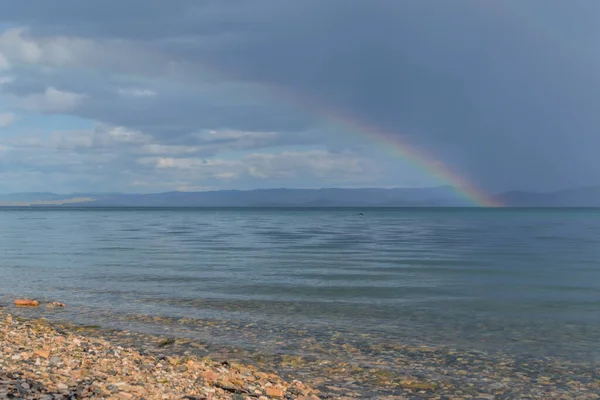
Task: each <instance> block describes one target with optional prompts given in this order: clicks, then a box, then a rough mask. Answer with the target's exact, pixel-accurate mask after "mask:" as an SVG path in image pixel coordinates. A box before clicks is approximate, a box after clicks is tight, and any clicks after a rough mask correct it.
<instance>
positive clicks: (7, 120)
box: [0, 113, 16, 128]
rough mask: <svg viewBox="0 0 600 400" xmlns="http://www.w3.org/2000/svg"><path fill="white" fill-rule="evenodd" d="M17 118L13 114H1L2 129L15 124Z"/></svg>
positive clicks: (0, 126) (0, 123)
mask: <svg viewBox="0 0 600 400" xmlns="http://www.w3.org/2000/svg"><path fill="white" fill-rule="evenodd" d="M15 119H16V116H15V114H13V113H0V128H6V127H8V126H10V125H12V123H13V122H15Z"/></svg>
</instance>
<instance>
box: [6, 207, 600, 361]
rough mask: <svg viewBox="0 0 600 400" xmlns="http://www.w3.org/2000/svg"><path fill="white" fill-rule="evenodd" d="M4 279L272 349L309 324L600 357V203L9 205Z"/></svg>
mask: <svg viewBox="0 0 600 400" xmlns="http://www.w3.org/2000/svg"><path fill="white" fill-rule="evenodd" d="M360 212H362V213H363V214H364V215H359V213H360ZM0 276H2V281H1V283H0V302H1V303H10V302H11V301H12V299H13V298H14V297H15V296H27V297H35V298H38V299H42V300H58V301H61V302H64V303H67V304H68V307H67V308H66V309H65V310H60V311H56V312H55V313H54V314H53V317H54V318H57V319H65V320H70V321H74V322H78V323H84V324H94V325H101V326H105V327H110V328H123V329H130V330H137V331H141V332H148V333H167V334H173V335H178V336H184V337H190V338H194V337H198V338H202V339H205V340H210V341H216V342H223V343H224V344H226V343H234V344H239V345H242V346H246V347H248V348H256V347H261V348H269V349H272V351H274V352H277V351H285V352H292V353H294V352H301V351H302V340H300V339H297V338H295V337H294V335H293V334H290V332H296V331H297V330H303V331H306V332H310V335H312V336H313V337H316V338H319V339H320V340H323V341H327V340H332V339H331V338H332V337H333V336H335V335H334V334H333V332H340V334H341V335H343V337H344V338H346V340H347V341H353V340H354V341H355V342H357V343H358V342H359V341H360V340H368V341H369V343H371V344H372V343H377V342H381V343H390V342H391V343H415V344H427V345H434V346H449V347H455V348H466V349H477V350H489V351H502V352H509V353H514V354H518V355H532V356H535V357H544V356H559V357H565V358H569V359H583V360H586V361H593V362H597V361H598V360H600V347H599V346H598V345H597V343H598V342H599V340H600V312H599V310H600V209H594V210H592V209H561V210H557V209H542V210H531V209H522V210H520V209H519V210H517V209H498V210H489V209H360V210H358V209H321V210H315V209H312V210H299V209H298V210H291V209H286V210H282V209H68V208H64V209H60V208H57V209H41V208H40V209H35V208H34V209H31V208H20V209H19V208H5V209H0ZM27 312H30V311H27ZM40 312H41V311H40ZM154 316H162V317H169V318H170V319H157V318H152V317H154ZM206 320H213V321H217V322H218V323H217V325H216V326H219V327H221V329H220V330H219V333H218V334H215V330H214V329H213V328H211V329H212V330H208V329H205V328H204V326H205V325H204V324H205V322H206ZM225 327H228V328H225ZM241 328H244V329H246V331H247V332H250V333H249V334H245V335H240V334H238V332H239V329H241ZM361 338H362V339H361ZM365 338H368V339H365ZM282 343H285V345H284V344H282Z"/></svg>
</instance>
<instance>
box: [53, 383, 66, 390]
mask: <svg viewBox="0 0 600 400" xmlns="http://www.w3.org/2000/svg"><path fill="white" fill-rule="evenodd" d="M56 388H57V389H58V390H68V389H69V387H68V386H67V385H65V384H64V383H62V382H60V383H57V384H56Z"/></svg>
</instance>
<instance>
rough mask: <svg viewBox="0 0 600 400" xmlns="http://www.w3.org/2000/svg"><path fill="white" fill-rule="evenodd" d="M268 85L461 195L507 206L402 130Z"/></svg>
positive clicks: (480, 202) (488, 204)
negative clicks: (389, 128)
mask: <svg viewBox="0 0 600 400" xmlns="http://www.w3.org/2000/svg"><path fill="white" fill-rule="evenodd" d="M267 88H268V89H271V91H272V92H274V93H276V94H277V97H278V98H285V99H286V100H287V101H288V102H290V103H292V104H296V105H298V106H300V108H303V109H307V110H310V112H312V113H313V114H316V115H318V116H320V117H321V118H322V119H323V120H324V121H327V122H330V123H333V124H335V125H338V126H340V127H343V128H344V129H345V130H346V131H347V132H348V133H351V132H354V133H355V134H357V135H358V136H361V137H365V138H367V139H368V140H370V141H372V142H375V143H377V144H382V145H383V146H382V147H383V148H384V149H386V150H388V151H389V152H391V153H392V155H394V156H400V157H401V158H402V159H404V160H406V161H408V162H410V163H411V164H413V165H414V166H415V167H417V168H418V169H420V170H422V171H424V172H425V173H427V174H428V175H429V176H431V177H433V178H434V179H436V180H437V181H439V182H440V183H443V184H445V185H448V186H450V187H452V188H453V190H454V191H455V192H456V193H457V194H458V195H459V196H460V197H462V198H464V199H465V200H466V201H468V202H469V203H471V204H473V205H474V206H477V207H504V205H503V204H502V203H501V202H500V201H499V200H497V199H495V198H494V197H492V196H489V195H488V194H486V193H485V192H483V191H482V190H480V189H478V188H477V187H476V186H475V185H473V184H472V183H470V182H469V181H468V180H467V179H466V178H464V177H461V176H460V175H459V174H458V173H456V172H454V171H453V170H452V169H451V168H450V167H449V166H448V165H446V164H444V163H443V162H442V161H440V160H438V159H436V158H435V157H433V156H432V155H430V154H428V153H426V152H425V151H423V150H421V149H418V148H416V147H415V146H412V145H410V144H409V143H408V142H407V141H406V140H405V139H403V138H402V136H401V135H399V134H398V133H396V132H389V131H385V130H383V129H380V128H378V127H377V126H374V125H371V124H368V123H365V122H364V121H361V120H360V119H358V118H356V117H354V116H352V115H350V114H348V113H345V112H343V111H341V110H338V109H335V108H334V107H331V106H329V105H324V104H322V103H319V104H317V102H314V101H308V100H307V99H303V98H302V96H300V95H299V94H297V93H290V91H289V90H287V89H284V88H282V87H281V86H278V85H277V86H276V85H269V86H267Z"/></svg>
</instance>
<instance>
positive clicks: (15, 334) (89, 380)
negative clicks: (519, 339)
mask: <svg viewBox="0 0 600 400" xmlns="http://www.w3.org/2000/svg"><path fill="white" fill-rule="evenodd" d="M10 311H11V310H10V309H9V310H8V311H7V310H6V309H3V310H1V311H0V398H22V399H44V400H53V399H80V398H82V399H83V398H85V399H88V398H89V399H188V400H194V399H236V400H242V399H244V400H245V399H260V400H266V399H298V400H317V399H340V400H342V399H361V398H372V399H389V400H391V399H396V400H408V399H410V400H416V399H438V400H442V399H443V400H463V399H486V400H496V399H497V400H503V399H557V400H558V399H598V398H600V368H599V367H598V366H594V365H590V364H577V363H569V362H566V361H564V360H558V359H551V358H546V359H516V358H513V357H510V356H508V355H506V354H487V353H482V352H475V351H473V352H468V351H462V352H458V351H452V350H449V349H442V348H433V347H423V346H421V347H411V346H408V345H402V344H389V345H388V346H385V345H381V344H379V345H377V347H378V351H379V353H378V355H377V356H376V357H373V358H371V361H370V365H368V363H365V362H364V360H363V362H359V360H360V359H361V353H362V352H364V350H362V349H360V348H357V347H354V346H353V345H352V344H350V343H345V345H342V347H341V348H339V349H334V348H333V347H335V345H333V344H331V346H330V347H331V348H330V349H329V350H330V353H329V356H327V355H326V353H323V357H322V358H319V357H316V358H315V357H302V356H297V355H291V354H287V355H286V354H284V355H281V354H280V355H277V356H271V357H268V356H262V355H259V354H256V353H252V352H248V351H243V350H240V349H235V348H234V347H231V348H229V349H226V348H221V349H219V350H216V349H214V350H210V349H209V350H207V346H203V344H202V343H200V344H197V346H191V345H190V343H189V342H188V341H186V340H182V339H178V338H171V337H164V336H152V335H144V334H136V333H133V332H128V331H115V330H102V329H98V328H95V327H85V326H77V325H72V324H67V323H51V322H49V321H48V320H46V319H45V318H24V317H20V316H15V315H13V314H12V313H9V312H10ZM15 311H17V309H15ZM18 311H19V312H20V314H21V315H23V314H26V313H27V311H25V312H23V310H22V309H20V310H18ZM243 334H244V333H243V332H240V335H243ZM313 346H315V347H318V346H319V344H318V343H314V344H313ZM199 348H203V349H204V351H199V350H197V349H199ZM194 349H196V350H194ZM371 350H375V349H371ZM336 352H337V353H338V357H339V358H337V359H335V358H332V357H331V356H332V354H334V353H336ZM349 354H354V355H355V357H349V356H348V355H349ZM344 360H345V361H344ZM352 360H354V362H353V361H352ZM378 360H379V361H378Z"/></svg>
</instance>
